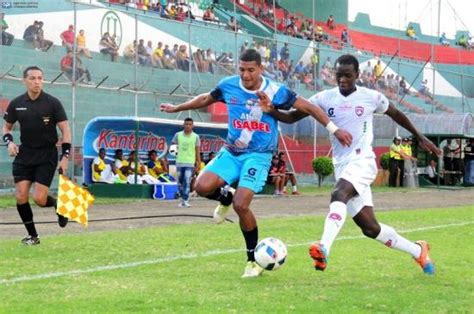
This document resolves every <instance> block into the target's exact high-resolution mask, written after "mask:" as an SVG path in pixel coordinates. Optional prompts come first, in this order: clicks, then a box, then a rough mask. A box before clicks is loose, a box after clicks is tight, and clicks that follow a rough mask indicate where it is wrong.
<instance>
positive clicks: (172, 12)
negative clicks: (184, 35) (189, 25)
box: [168, 5, 178, 20]
mask: <svg viewBox="0 0 474 314" xmlns="http://www.w3.org/2000/svg"><path fill="white" fill-rule="evenodd" d="M177 14H178V10H177V9H176V6H175V5H171V7H170V8H169V9H168V17H169V18H170V19H173V20H174V19H176V15H177Z"/></svg>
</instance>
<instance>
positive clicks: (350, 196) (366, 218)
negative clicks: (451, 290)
mask: <svg viewBox="0 0 474 314" xmlns="http://www.w3.org/2000/svg"><path fill="white" fill-rule="evenodd" d="M358 76H359V62H358V61H357V59H356V58H355V57H354V56H352V55H343V56H341V57H339V58H338V59H337V61H336V80H337V83H338V87H336V88H334V89H331V90H326V91H323V92H320V93H318V94H316V95H314V96H313V97H311V98H310V101H311V102H312V103H313V104H315V105H317V106H319V107H320V108H322V109H323V110H324V111H326V112H327V113H328V116H329V118H330V119H331V121H333V122H334V123H335V124H336V125H337V126H339V127H341V128H344V129H346V130H349V132H350V133H351V134H352V138H353V141H352V145H350V146H349V147H347V146H346V147H344V146H342V145H339V143H338V142H337V141H334V138H333V137H332V136H331V144H332V146H333V162H334V166H335V177H336V187H335V189H334V190H333V192H332V193H331V203H330V205H329V213H328V215H327V217H326V220H325V223H324V231H323V234H322V237H321V240H320V241H318V242H316V243H315V244H313V245H311V246H310V248H309V254H310V256H311V257H312V258H313V260H314V267H315V268H316V270H321V271H324V270H325V269H326V266H327V259H328V256H329V252H330V249H331V246H332V244H333V242H334V240H335V239H336V236H337V234H338V233H339V231H340V230H341V228H342V226H343V225H344V222H345V219H346V215H347V212H349V214H350V215H351V216H352V219H353V220H354V222H355V223H356V224H357V225H358V226H359V227H360V228H361V230H362V232H363V233H364V235H366V236H367V237H369V238H372V239H375V240H377V241H379V242H382V243H383V244H385V245H386V246H387V247H391V248H395V249H399V250H401V251H404V252H407V253H409V254H411V255H412V256H413V258H414V259H415V260H416V262H417V263H418V264H419V265H420V266H421V268H422V269H423V271H424V272H425V273H427V274H434V265H433V262H432V261H431V259H430V257H429V255H428V253H429V246H428V244H427V243H426V242H425V241H417V242H411V241H409V240H407V239H405V238H404V237H402V236H400V235H399V234H398V233H397V232H396V231H395V230H394V229H393V228H392V227H390V226H387V225H385V224H382V223H378V222H377V220H376V218H375V215H374V210H373V206H374V204H373V201H372V191H371V189H370V184H371V183H372V182H373V180H374V179H375V176H376V174H377V166H376V162H375V154H374V152H373V149H372V141H373V123H372V121H373V115H374V113H385V114H386V115H388V116H389V117H391V118H392V119H393V120H394V121H395V122H397V123H398V124H399V125H401V126H402V127H404V128H405V129H407V130H408V131H410V132H411V133H412V134H413V135H414V137H415V138H416V139H417V140H418V143H419V145H420V147H421V148H423V149H424V150H426V151H427V152H430V153H434V154H436V155H438V156H439V155H440V154H441V151H440V150H439V149H438V148H437V147H436V146H435V145H434V144H433V143H432V142H431V141H430V140H428V139H427V138H426V137H425V136H424V135H423V134H421V133H420V132H419V131H418V130H417V129H416V128H415V127H414V126H413V124H412V123H411V122H410V120H409V119H408V118H407V116H406V115H405V114H403V113H402V112H401V111H399V110H398V109H396V108H395V106H393V105H392V104H390V103H389V101H388V100H387V98H386V97H385V96H384V95H382V94H381V93H379V92H377V91H374V90H370V89H367V88H364V87H359V86H357V87H356V85H355V82H356V80H357V78H358ZM262 106H263V107H264V111H266V112H270V114H271V115H273V116H274V117H275V118H277V119H278V120H280V121H283V122H285V123H292V122H295V121H298V120H300V119H302V118H304V117H306V116H307V114H305V113H302V112H299V111H298V110H293V111H287V112H284V111H279V110H275V109H274V108H272V106H271V105H270V104H269V102H268V101H265V102H262Z"/></svg>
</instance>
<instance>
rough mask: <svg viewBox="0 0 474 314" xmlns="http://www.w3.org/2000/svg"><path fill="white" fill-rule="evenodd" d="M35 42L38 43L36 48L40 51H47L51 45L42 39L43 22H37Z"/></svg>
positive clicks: (49, 41)
mask: <svg viewBox="0 0 474 314" xmlns="http://www.w3.org/2000/svg"><path fill="white" fill-rule="evenodd" d="M36 40H37V42H38V47H39V49H41V50H42V51H48V50H49V48H51V46H52V45H53V42H52V41H51V40H48V39H45V38H44V31H43V22H41V21H40V22H38V33H37V34H36Z"/></svg>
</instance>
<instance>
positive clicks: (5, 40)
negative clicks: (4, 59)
mask: <svg viewBox="0 0 474 314" xmlns="http://www.w3.org/2000/svg"><path fill="white" fill-rule="evenodd" d="M4 17H5V13H3V12H0V32H1V33H2V45H4V46H11V45H12V42H13V38H14V36H13V35H12V34H10V33H7V32H6V29H7V28H8V24H7V22H6V21H5V18H4Z"/></svg>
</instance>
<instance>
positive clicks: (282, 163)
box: [278, 152, 300, 195]
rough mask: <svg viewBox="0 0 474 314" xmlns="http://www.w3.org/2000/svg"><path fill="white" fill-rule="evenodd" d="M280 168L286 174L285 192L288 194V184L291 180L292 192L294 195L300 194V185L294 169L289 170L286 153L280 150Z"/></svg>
mask: <svg viewBox="0 0 474 314" xmlns="http://www.w3.org/2000/svg"><path fill="white" fill-rule="evenodd" d="M278 168H279V171H280V173H282V174H284V183H283V194H286V193H287V192H286V185H287V184H288V181H290V182H291V194H292V195H300V192H298V186H297V182H296V176H295V173H294V172H293V171H288V168H287V167H286V161H285V153H284V152H280V153H278Z"/></svg>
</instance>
